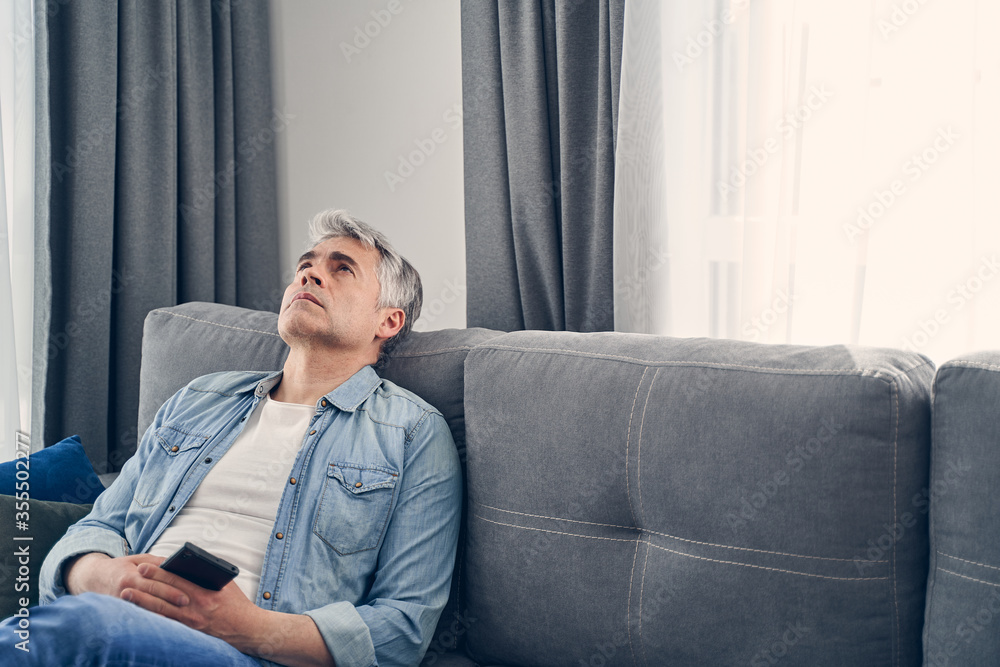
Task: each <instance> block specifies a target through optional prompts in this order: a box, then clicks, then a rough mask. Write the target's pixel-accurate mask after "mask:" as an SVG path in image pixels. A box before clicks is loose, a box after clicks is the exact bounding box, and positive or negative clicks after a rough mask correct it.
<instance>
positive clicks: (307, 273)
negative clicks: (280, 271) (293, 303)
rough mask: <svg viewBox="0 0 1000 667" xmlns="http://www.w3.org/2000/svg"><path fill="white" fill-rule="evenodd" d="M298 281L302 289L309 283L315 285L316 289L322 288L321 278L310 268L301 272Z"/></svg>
mask: <svg viewBox="0 0 1000 667" xmlns="http://www.w3.org/2000/svg"><path fill="white" fill-rule="evenodd" d="M300 281H301V283H302V286H303V287H305V286H306V285H307V284H309V283H313V284H315V285H316V287H322V286H323V280H322V278H320V277H319V274H318V273H316V271H315V270H314V269H313V268H312V267H309V268H307V269H304V270H303V271H302V277H301V278H300Z"/></svg>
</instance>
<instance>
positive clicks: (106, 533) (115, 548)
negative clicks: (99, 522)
mask: <svg viewBox="0 0 1000 667" xmlns="http://www.w3.org/2000/svg"><path fill="white" fill-rule="evenodd" d="M92 551H98V552H100V553H104V554H107V555H108V556H111V557H112V558H118V557H120V556H127V555H128V554H129V550H128V544H127V543H126V542H125V539H124V538H123V537H122V536H121V535H118V534H116V533H113V532H111V531H110V530H107V529H105V528H81V529H79V530H75V531H73V532H72V533H70V534H69V535H66V536H64V537H63V538H62V539H61V540H59V541H58V542H56V544H55V546H54V547H52V550H51V551H49V554H48V555H47V556H46V557H45V560H44V561H43V562H42V571H41V572H40V573H39V575H38V588H39V591H38V594H39V595H38V601H39V603H40V604H47V603H49V602H52V601H53V600H55V599H56V598H57V597H59V596H61V595H66V593H67V592H68V591H67V590H66V582H64V581H63V571H62V570H63V565H64V564H65V563H66V561H67V560H69V559H70V558H74V557H75V556H79V555H80V554H85V553H90V552H92Z"/></svg>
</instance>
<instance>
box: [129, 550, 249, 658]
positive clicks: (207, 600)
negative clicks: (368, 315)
mask: <svg viewBox="0 0 1000 667" xmlns="http://www.w3.org/2000/svg"><path fill="white" fill-rule="evenodd" d="M159 560H160V561H162V559H159ZM136 570H137V573H138V575H139V578H140V579H141V580H142V581H141V582H139V583H137V585H135V586H131V587H128V588H125V589H124V590H122V592H121V598H122V599H123V600H126V601H128V602H132V603H133V604H136V605H138V606H140V607H142V608H143V609H148V610H149V611H152V612H155V613H157V614H160V615H161V616H166V617H167V618H172V619H174V620H175V621H180V622H181V623H183V624H184V625H186V626H188V627H190V628H194V629H195V630H200V631H201V632H204V633H205V634H208V635H212V636H213V637H218V638H219V639H222V640H224V641H226V642H228V643H229V644H232V645H233V646H235V647H236V648H237V649H238V650H240V651H242V652H244V653H247V652H249V650H250V649H251V648H252V646H251V643H250V642H251V640H252V639H253V638H254V637H255V636H259V635H260V634H262V633H263V632H264V630H265V620H264V618H263V617H264V616H265V615H266V612H265V611H264V610H263V609H261V608H260V607H258V606H257V605H255V604H254V603H253V602H251V601H250V599H249V598H247V596H246V595H244V593H243V591H242V590H240V587H239V586H237V585H236V582H235V581H230V582H229V583H228V584H226V585H225V586H223V587H222V590H219V591H212V590H209V589H207V588H202V587H201V586H199V585H197V584H193V583H191V582H190V581H188V580H187V579H185V578H183V577H179V576H177V575H176V574H173V573H172V572H167V571H166V570H164V569H162V568H160V567H158V563H153V562H146V563H141V564H139V565H138V566H137V568H136ZM181 599H183V600H184V601H185V602H184V603H183V604H178V600H181Z"/></svg>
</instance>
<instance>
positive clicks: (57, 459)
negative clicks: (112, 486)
mask: <svg viewBox="0 0 1000 667" xmlns="http://www.w3.org/2000/svg"><path fill="white" fill-rule="evenodd" d="M27 460H28V467H27V468H25V465H24V462H23V461H22V462H21V464H20V465H18V461H19V459H15V460H13V461H8V462H7V463H0V494H3V495H6V496H14V495H17V482H18V481H21V482H24V481H27V482H28V489H27V490H28V496H29V497H30V498H31V499H32V500H50V501H58V502H64V503H77V504H84V503H92V502H94V501H95V500H96V499H97V496H99V495H101V491H103V490H104V485H103V484H101V480H100V478H99V477H98V476H97V473H95V472H94V468H93V466H91V465H90V460H89V459H88V458H87V453H86V452H84V451H83V444H82V443H81V442H80V436H78V435H71V436H70V437H68V438H66V439H65V440H63V441H62V442H58V443H56V444H54V445H52V446H51V447H46V448H45V449H42V450H41V451H37V452H35V453H34V454H32V455H31V456H29V457H28V459H27ZM19 471H20V472H21V477H20V479H18V477H17V474H18V472H19ZM26 473H27V474H26ZM25 478H27V479H25ZM21 490H22V491H23V490H24V487H23V486H22V488H21Z"/></svg>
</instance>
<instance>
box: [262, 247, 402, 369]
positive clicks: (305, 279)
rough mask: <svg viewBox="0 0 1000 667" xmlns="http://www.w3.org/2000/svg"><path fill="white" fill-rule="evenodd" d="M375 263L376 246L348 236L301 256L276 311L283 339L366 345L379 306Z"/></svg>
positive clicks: (335, 345) (324, 344) (347, 346)
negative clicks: (368, 246) (366, 244)
mask: <svg viewBox="0 0 1000 667" xmlns="http://www.w3.org/2000/svg"><path fill="white" fill-rule="evenodd" d="M378 262H379V253H378V250H375V249H374V248H366V247H365V246H364V245H363V244H362V243H361V242H360V241H358V240H357V239H353V238H350V237H341V238H334V239H329V240H327V241H324V242H322V243H320V244H319V245H317V246H315V247H313V249H312V250H310V251H308V252H306V253H305V254H304V255H302V257H301V258H299V263H298V265H297V267H296V271H295V278H294V279H293V280H292V282H291V284H290V285H289V286H288V287H286V288H285V295H284V298H283V299H282V300H281V311H280V312H279V314H278V332H279V333H280V334H281V337H282V338H283V339H284V340H285V342H286V343H288V344H289V345H290V346H292V347H294V346H295V345H296V344H299V345H303V346H305V347H332V348H341V349H361V350H364V349H367V347H368V346H370V345H371V344H372V342H373V341H374V339H375V333H376V331H377V330H378V327H379V323H380V321H381V316H380V315H381V313H380V311H381V310H383V309H379V308H377V304H378V297H379V283H378V277H377V276H376V274H375V267H376V266H377V265H378ZM376 348H377V346H376Z"/></svg>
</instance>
